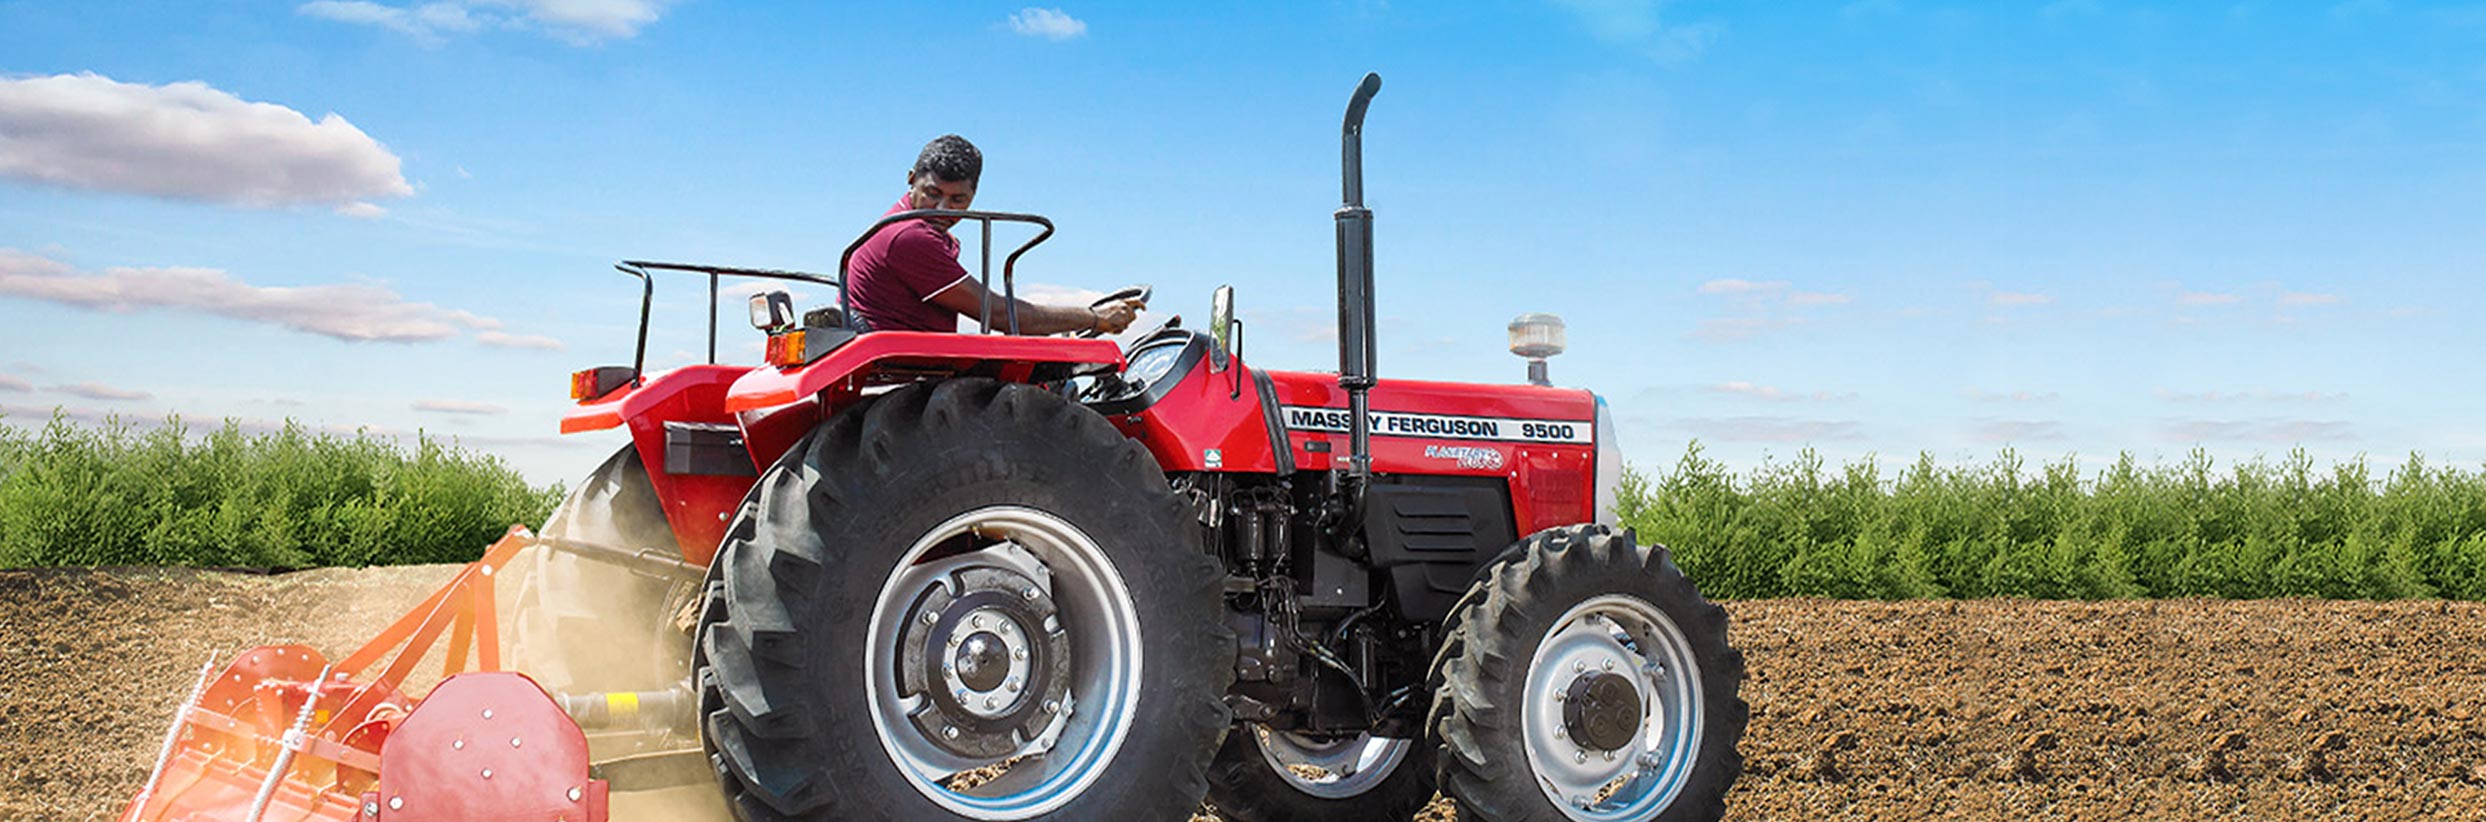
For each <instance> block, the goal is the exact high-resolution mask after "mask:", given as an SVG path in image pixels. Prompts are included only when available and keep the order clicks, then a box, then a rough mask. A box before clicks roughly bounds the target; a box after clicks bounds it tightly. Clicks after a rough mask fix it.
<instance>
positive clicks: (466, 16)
mask: <svg viewBox="0 0 2486 822" xmlns="http://www.w3.org/2000/svg"><path fill="white" fill-rule="evenodd" d="M672 4H673V0H435V2H427V3H421V4H416V5H407V6H392V5H387V4H384V3H375V2H368V0H312V2H308V3H304V4H302V5H300V6H297V7H295V9H294V11H295V12H296V13H298V14H301V15H303V16H306V17H318V18H321V19H325V20H334V21H337V22H340V23H354V24H358V25H367V26H378V27H380V28H385V29H389V30H391V31H395V32H398V33H401V34H404V35H406V36H408V37H412V38H414V39H415V41H416V42H419V43H423V44H426V45H435V44H438V43H440V42H441V41H442V40H444V39H446V36H447V35H450V34H458V33H464V32H470V31H475V30H478V29H482V28H484V27H486V26H490V27H495V28H532V29H539V30H542V31H544V32H545V33H547V34H551V35H553V36H554V37H558V38H560V39H563V40H567V41H569V42H571V43H574V44H580V45H585V44H589V43H594V42H598V41H602V40H627V39H630V38H632V37H636V36H638V34H639V30H640V29H642V28H646V27H647V26H648V25H649V24H651V23H654V22H656V19H657V18H658V17H661V16H663V15H664V12H665V8H666V7H667V6H670V5H672Z"/></svg>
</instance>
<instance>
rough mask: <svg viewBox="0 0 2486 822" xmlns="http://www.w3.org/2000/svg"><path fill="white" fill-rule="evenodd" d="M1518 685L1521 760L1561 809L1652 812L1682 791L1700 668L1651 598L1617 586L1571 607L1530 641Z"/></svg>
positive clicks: (1697, 732) (1696, 737)
mask: <svg viewBox="0 0 2486 822" xmlns="http://www.w3.org/2000/svg"><path fill="white" fill-rule="evenodd" d="M1625 686H1628V688H1627V689H1625V690H1617V689H1618V688H1625ZM1527 688H1528V690H1527V691H1526V695H1525V697H1524V698H1523V700H1522V701H1523V704H1524V705H1525V706H1526V707H1525V708H1524V709H1523V710H1522V717H1521V722H1522V725H1523V731H1522V732H1523V735H1524V737H1525V739H1526V746H1527V752H1528V766H1529V769H1530V770H1531V771H1532V772H1533V773H1534V776H1535V777H1536V782H1537V786H1538V787H1539V788H1540V789H1542V790H1544V791H1545V796H1546V798H1547V799H1550V800H1552V801H1553V803H1554V806H1555V807H1556V808H1559V809H1561V810H1562V812H1563V815H1564V816H1566V817H1568V818H1570V819H1574V820H1580V822H1617V821H1619V820H1634V821H1636V820H1646V819H1652V818H1655V817H1656V816H1657V814H1658V812H1660V811H1663V810H1665V809H1666V807H1667V806H1668V805H1670V804H1672V803H1673V802H1674V799H1675V796H1676V795H1677V794H1679V793H1681V792H1682V790H1683V786H1684V783H1685V782H1686V781H1687V779H1688V777H1690V776H1691V772H1692V765H1693V762H1694V760H1695V758H1696V757H1697V756H1698V754H1699V752H1700V736H1701V726H1702V725H1703V724H1704V723H1703V722H1702V720H1703V718H1704V717H1703V713H1704V710H1705V709H1704V707H1703V703H1702V701H1701V685H1700V667H1699V664H1698V662H1697V661H1696V659H1695V658H1694V656H1693V654H1692V644H1691V642H1690V641H1689V640H1687V639H1685V638H1684V636H1683V631H1682V630H1681V629H1680V628H1677V627H1676V626H1675V623H1674V620H1672V619H1669V618H1668V617H1667V616H1666V614H1665V613H1664V612H1663V611H1660V610H1658V609H1657V607H1656V606H1654V605H1651V604H1649V602H1648V601H1647V600H1643V599H1641V598H1639V597H1635V596H1629V595H1623V594H1609V595H1606V596H1600V597H1597V598H1594V599H1590V600H1588V601H1585V602H1582V603H1580V604H1578V605H1576V606H1573V607H1572V608H1571V610H1570V611H1568V612H1566V613H1564V614H1563V615H1562V618H1561V619H1559V620H1556V621H1555V623H1554V628H1553V630H1550V631H1548V632H1546V635H1545V638H1544V640H1543V641H1541V642H1539V643H1538V645H1537V650H1536V654H1535V656H1534V657H1533V658H1531V659H1530V661H1529V664H1528V684H1527ZM1618 696H1620V697H1622V698H1620V699H1618V698H1617V697H1618ZM1573 703H1579V704H1573ZM1583 706H1586V707H1585V708H1584V707H1583Z"/></svg>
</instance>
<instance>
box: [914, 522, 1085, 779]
mask: <svg viewBox="0 0 2486 822" xmlns="http://www.w3.org/2000/svg"><path fill="white" fill-rule="evenodd" d="M907 625H908V626H909V628H908V630H907V633H906V636H905V639H904V646H903V647H904V658H903V659H902V660H901V661H900V666H901V667H900V672H901V674H902V676H903V688H902V691H903V693H904V694H905V695H906V696H909V697H922V698H923V699H922V702H923V707H922V708H921V709H919V710H917V711H915V712H913V713H912V714H911V715H910V717H909V718H910V719H912V720H914V723H915V726H916V728H917V729H918V730H920V731H922V732H923V734H924V737H925V738H926V739H928V740H930V741H931V742H932V743H933V744H934V745H937V746H940V747H941V748H942V749H944V750H947V751H949V752H950V753H952V754H956V755H958V756H963V757H971V758H980V759H991V758H998V757H1004V756H1009V755H1012V754H1015V753H1018V752H1020V751H1021V749H1022V748H1024V747H1025V746H1026V745H1027V744H1028V742H1029V741H1030V740H1035V739H1038V738H1040V737H1042V736H1043V734H1044V731H1045V729H1046V728H1047V727H1048V726H1050V725H1052V724H1054V722H1055V720H1056V719H1057V718H1058V717H1057V714H1058V713H1059V709H1058V708H1056V709H1055V710H1053V711H1047V710H1045V705H1046V704H1047V702H1048V701H1050V702H1052V704H1055V705H1057V706H1058V705H1059V704H1060V702H1061V700H1062V699H1063V697H1064V694H1065V693H1066V692H1067V691H1068V689H1069V686H1070V671H1069V665H1068V662H1069V643H1068V639H1067V637H1066V636H1065V635H1064V633H1063V632H1062V630H1061V628H1060V622H1059V620H1058V619H1057V609H1056V606H1055V604H1054V602H1053V597H1052V595H1051V594H1049V593H1047V592H1046V591H1045V588H1044V586H1042V585H1040V584H1038V582H1037V581H1036V580H1035V579H1034V578H1031V577H1030V576H1028V575H1027V574H1024V573H1021V572H1019V571H1017V570H1015V569H1012V568H1007V567H1001V566H998V565H977V566H973V567H969V568H966V569H964V570H961V571H959V572H957V573H956V574H954V575H952V576H951V577H950V580H949V584H946V585H936V586H932V587H931V588H929V589H927V590H926V591H925V592H924V594H923V597H922V598H921V599H920V600H918V601H917V602H916V604H915V607H914V608H913V609H912V611H911V612H910V615H909V618H908V620H907Z"/></svg>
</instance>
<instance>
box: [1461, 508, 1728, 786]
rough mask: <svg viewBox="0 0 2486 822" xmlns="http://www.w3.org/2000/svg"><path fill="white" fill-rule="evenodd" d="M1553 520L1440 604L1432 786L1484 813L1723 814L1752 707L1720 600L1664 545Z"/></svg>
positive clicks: (1627, 535)
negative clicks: (1443, 625)
mask: <svg viewBox="0 0 2486 822" xmlns="http://www.w3.org/2000/svg"><path fill="white" fill-rule="evenodd" d="M1633 542H1634V540H1633V537H1632V534H1631V532H1629V531H1622V532H1615V531H1612V530H1610V529H1608V528H1607V527H1605V526H1602V525H1576V526H1569V527H1564V528H1555V529H1550V530H1547V531H1544V532H1540V533H1538V534H1536V535H1535V536H1531V537H1529V538H1528V539H1526V540H1524V541H1522V542H1521V543H1520V544H1519V545H1518V546H1514V550H1512V551H1510V552H1508V553H1505V554H1504V555H1503V557H1502V558H1501V559H1498V560H1496V561H1495V562H1494V563H1493V564H1492V565H1490V566H1488V567H1487V569H1486V571H1485V573H1484V574H1483V578H1482V580H1481V581H1480V582H1478V583H1477V585H1476V587H1475V588H1473V589H1471V590H1470V591H1469V593H1468V595H1467V596H1466V597H1465V598H1463V599H1462V600H1461V603H1460V606H1459V608H1458V610H1457V611H1456V612H1454V613H1452V614H1451V617H1450V620H1449V624H1448V626H1447V627H1448V628H1449V630H1448V631H1447V636H1449V637H1450V639H1449V641H1448V642H1447V643H1446V644H1445V647H1444V648H1443V651H1442V653H1441V655H1440V657H1439V658H1438V660H1437V662H1436V666H1437V671H1436V672H1435V676H1436V677H1437V681H1438V682H1439V683H1440V685H1439V689H1438V690H1437V691H1436V692H1435V694H1434V700H1433V710H1432V715H1431V725H1432V728H1433V730H1434V734H1435V736H1436V737H1437V738H1438V739H1440V741H1441V748H1440V750H1439V754H1438V757H1437V759H1436V765H1437V767H1438V768H1439V777H1440V781H1441V785H1442V790H1443V792H1444V793H1447V794H1449V795H1450V797H1451V798H1452V799H1454V800H1456V801H1457V802H1458V803H1459V809H1460V814H1461V818H1463V819H1481V820H1485V821H1486V822H1562V821H1564V820H1568V821H1569V822H1651V821H1652V820H1660V821H1662V822H1682V821H1684V820H1714V819H1717V818H1719V817H1720V816H1722V815H1724V813H1725V802H1726V792H1727V790H1728V789H1729V788H1730V787H1733V785H1734V784H1735V779H1736V777H1738V776H1740V775H1741V774H1742V773H1743V758H1742V756H1741V755H1740V754H1739V753H1737V751H1736V743H1737V742H1738V741H1739V740H1741V739H1742V738H1743V734H1744V725H1745V723H1746V721H1747V719H1748V718H1749V709H1748V708H1747V707H1746V706H1745V704H1744V701H1743V699H1742V698H1741V697H1740V696H1739V695H1738V693H1737V692H1738V690H1739V688H1740V687H1741V685H1742V682H1743V676H1744V658H1743V654H1742V653H1741V652H1739V651H1736V650H1735V649H1734V648H1733V647H1732V646H1730V645H1728V644H1727V618H1726V611H1725V609H1723V608H1720V607H1718V606H1717V605H1715V604H1712V603H1710V602H1709V601H1708V600H1707V599H1705V598H1703V597H1702V596H1701V594H1700V591H1699V589H1697V588H1695V587H1693V585H1692V582H1691V580H1689V579H1686V578H1685V577H1684V576H1683V572H1682V571H1681V570H1680V569H1678V568H1676V567H1675V564H1674V560H1673V559H1672V557H1670V556H1669V554H1668V552H1667V550H1666V548H1665V547H1664V546H1657V545H1652V546H1647V547H1641V546H1637V545H1634V544H1633Z"/></svg>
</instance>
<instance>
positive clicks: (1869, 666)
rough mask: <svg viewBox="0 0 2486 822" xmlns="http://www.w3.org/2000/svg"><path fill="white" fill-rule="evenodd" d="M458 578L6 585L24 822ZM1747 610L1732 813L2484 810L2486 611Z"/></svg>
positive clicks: (2317, 815)
mask: <svg viewBox="0 0 2486 822" xmlns="http://www.w3.org/2000/svg"><path fill="white" fill-rule="evenodd" d="M450 570H451V569H449V568H445V567H424V568H399V569H378V570H362V571H333V570H332V571H314V572H307V573H301V574H292V575H287V576H282V577H272V578H271V577H256V576H244V575H234V574H219V573H204V572H194V571H177V570H154V569H145V570H118V571H102V572H95V571H47V572H29V571H0V819H63V820H87V819H106V820H108V819H111V818H112V817H113V814H115V813H116V812H118V810H119V807H120V803H122V802H124V801H126V800H127V798H128V797H129V796H130V795H131V794H132V793H134V792H135V791H136V790H137V787H138V784H139V782H140V781H141V780H142V779H144V777H145V773H144V771H145V770H146V768H147V766H148V765H149V764H150V761H151V758H152V756H153V754H154V748H155V745H156V742H157V740H158V739H159V738H160V735H161V733H162V731H163V723H164V722H165V721H166V719H167V718H168V717H169V716H170V714H171V711H172V709H173V702H174V701H175V700H176V699H178V698H179V697H180V696H181V694H182V692H183V691H184V690H185V689H186V688H187V685H188V681H189V679H190V677H191V675H192V674H193V673H194V672H195V670H196V668H197V665H198V663H199V662H200V661H201V660H203V659H205V658H206V656H207V654H208V653H209V651H211V650H215V651H221V652H223V653H225V654H230V653H232V652H233V651H235V650H238V649H240V648H242V647H245V646H248V645H252V644H260V643H263V642H268V641H274V640H296V641H304V642H308V643H310V644H312V645H314V646H317V647H320V648H323V649H328V650H330V651H331V652H332V653H342V652H344V651H345V650H347V649H350V648H351V647H352V644H353V643H354V642H356V641H358V640H359V639H360V638H362V637H364V636H365V635H367V634H368V633H369V632H371V631H373V630H375V629H376V628H377V627H379V626H380V625H381V624H382V623H384V622H386V621H387V620H388V619H389V618H390V617H392V616H394V615H396V614H397V613H398V612H400V611H401V610H402V609H404V608H406V607H408V606H410V605H411V604H412V603H413V601H414V600H416V599H418V598H419V597H420V596H421V595H422V594H423V593H425V592H426V591H428V589H429V588H430V586H432V585H435V584H437V583H438V582H440V581H441V580H443V579H445V578H446V575H447V574H448V572H449V571H450ZM1730 610H1731V611H1733V612H1734V615H1735V618H1736V624H1735V629H1734V630H1735V642H1736V644H1737V645H1738V646H1739V647H1742V648H1743V649H1744V652H1745V654H1746V655H1747V658H1748V659H1749V660H1750V663H1751V677H1750V679H1749V681H1748V682H1747V683H1746V685H1745V691H1744V695H1745V698H1746V699H1748V700H1750V701H1751V703H1752V708H1753V721H1752V730H1751V732H1750V733H1749V734H1748V735H1747V736H1746V737H1745V739H1744V755H1745V757H1746V759H1747V761H1748V763H1749V764H1748V772H1747V773H1746V775H1745V777H1744V779H1743V781H1742V782H1741V783H1739V785H1738V787H1737V789H1736V792H1735V794H1734V796H1733V797H1732V800H1731V804H1730V813H1729V814H1728V818H1730V819H1740V820H1760V819H1936V818H1938V819H1976V820H1985V819H1993V820H2005V819H2015V820H2016V819H2098V820H2106V819H2116V820H2120V819H2237V820H2244V819H2255V820H2259V819H2486V607H2480V606H2477V605H2468V604H2444V603H2434V602H2421V603H2388V604H2373V603H2323V602H2301V601H2284V602H2243V603H2219V602H2192V601H2187V602H2156V603H2149V602H2143V603H2110V604H2081V603H2051V602H1966V603H1940V602H1934V603H1903V604H1881V603H1840V602H1817V601H1767V602H1743V603H1735V604H1733V605H1731V606H1730ZM1436 816H1439V817H1442V818H1447V814H1446V813H1437V814H1436ZM1203 818H1207V817H1203Z"/></svg>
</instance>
